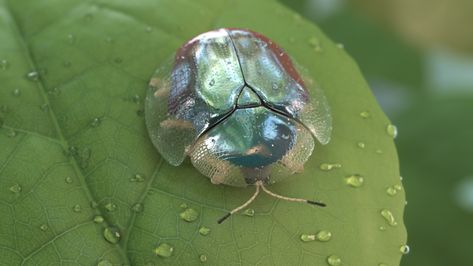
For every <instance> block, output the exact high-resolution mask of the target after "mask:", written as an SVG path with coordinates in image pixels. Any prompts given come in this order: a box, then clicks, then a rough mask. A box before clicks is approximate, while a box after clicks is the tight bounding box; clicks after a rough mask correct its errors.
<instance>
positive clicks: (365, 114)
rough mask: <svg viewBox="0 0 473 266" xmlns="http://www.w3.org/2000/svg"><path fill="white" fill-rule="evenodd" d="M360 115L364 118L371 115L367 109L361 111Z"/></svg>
mask: <svg viewBox="0 0 473 266" xmlns="http://www.w3.org/2000/svg"><path fill="white" fill-rule="evenodd" d="M360 116H361V117H362V118H364V119H366V118H370V117H371V113H370V112H369V111H363V112H361V113H360Z"/></svg>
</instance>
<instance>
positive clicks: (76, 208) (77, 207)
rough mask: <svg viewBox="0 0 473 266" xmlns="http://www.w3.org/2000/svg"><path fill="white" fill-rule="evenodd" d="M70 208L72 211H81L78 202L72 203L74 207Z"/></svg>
mask: <svg viewBox="0 0 473 266" xmlns="http://www.w3.org/2000/svg"><path fill="white" fill-rule="evenodd" d="M72 210H73V211H74V212H81V211H82V207H81V206H80V205H79V204H76V205H74V207H72Z"/></svg>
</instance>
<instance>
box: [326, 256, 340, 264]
mask: <svg viewBox="0 0 473 266" xmlns="http://www.w3.org/2000/svg"><path fill="white" fill-rule="evenodd" d="M327 263H328V265H331V266H338V265H341V264H342V259H340V257H338V256H337V255H330V256H328V257H327Z"/></svg>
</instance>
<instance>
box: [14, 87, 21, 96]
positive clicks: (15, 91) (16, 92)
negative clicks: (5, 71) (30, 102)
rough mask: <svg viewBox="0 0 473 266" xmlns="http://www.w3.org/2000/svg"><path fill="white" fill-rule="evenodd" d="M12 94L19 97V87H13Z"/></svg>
mask: <svg viewBox="0 0 473 266" xmlns="http://www.w3.org/2000/svg"><path fill="white" fill-rule="evenodd" d="M12 94H13V96H15V97H19V96H21V90H20V89H14V90H13V92H12Z"/></svg>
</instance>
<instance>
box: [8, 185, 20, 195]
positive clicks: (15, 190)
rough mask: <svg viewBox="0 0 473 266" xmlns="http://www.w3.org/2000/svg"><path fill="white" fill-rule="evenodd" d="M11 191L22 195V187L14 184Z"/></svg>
mask: <svg viewBox="0 0 473 266" xmlns="http://www.w3.org/2000/svg"><path fill="white" fill-rule="evenodd" d="M10 191H11V192H13V193H20V192H21V186H20V185H19V184H14V185H13V186H11V187H10Z"/></svg>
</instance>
